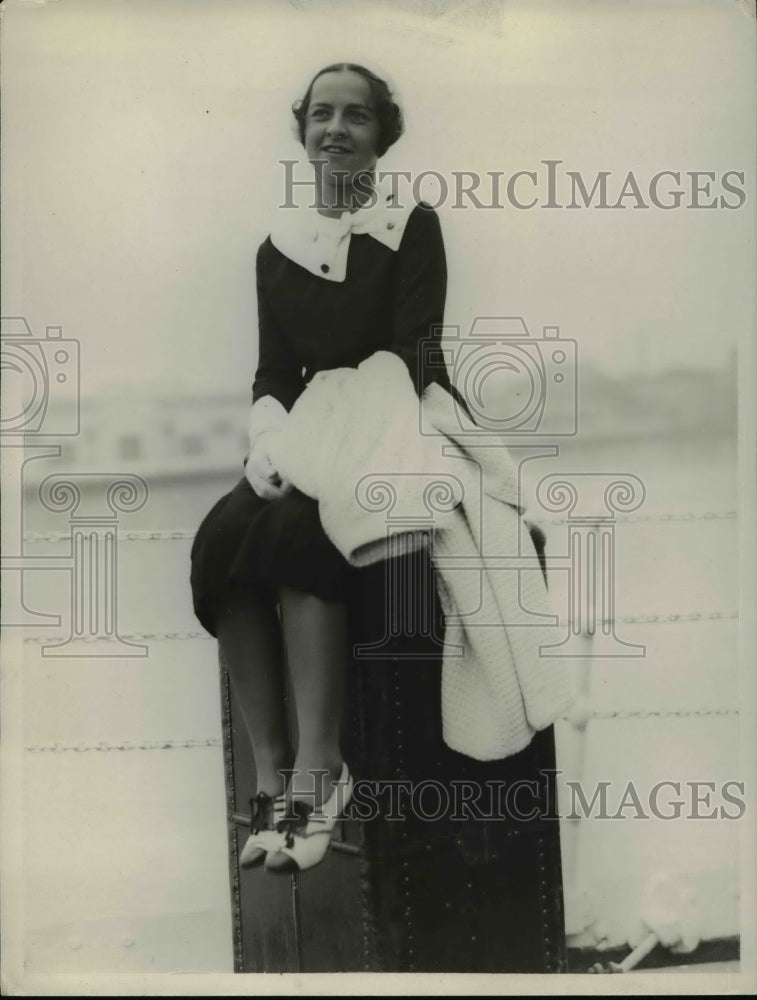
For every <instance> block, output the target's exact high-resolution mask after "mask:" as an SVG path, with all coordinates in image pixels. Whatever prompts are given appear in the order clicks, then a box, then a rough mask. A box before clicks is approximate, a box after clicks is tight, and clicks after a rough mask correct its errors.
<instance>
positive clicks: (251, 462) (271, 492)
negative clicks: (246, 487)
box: [244, 434, 292, 500]
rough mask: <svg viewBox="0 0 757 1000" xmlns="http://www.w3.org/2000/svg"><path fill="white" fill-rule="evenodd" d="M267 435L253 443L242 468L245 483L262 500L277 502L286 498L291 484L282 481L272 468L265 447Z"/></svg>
mask: <svg viewBox="0 0 757 1000" xmlns="http://www.w3.org/2000/svg"><path fill="white" fill-rule="evenodd" d="M267 436H268V435H267V434H261V435H260V436H259V437H258V439H257V440H256V441H255V444H254V445H253V447H252V451H251V452H250V457H249V458H248V459H247V464H246V465H245V467H244V474H245V476H246V477H247V482H248V483H249V484H250V486H251V487H252V488H253V490H254V491H255V492H256V493H257V495H258V496H259V497H261V498H262V499H263V500H278V499H279V498H281V497H283V496H286V494H287V493H288V492H289V491H290V490H291V489H292V484H291V483H290V482H289V481H288V480H286V479H282V478H281V476H280V475H279V473H278V471H277V470H276V469H275V468H274V465H273V462H272V461H271V459H270V456H269V454H268V448H267V447H266V437H267Z"/></svg>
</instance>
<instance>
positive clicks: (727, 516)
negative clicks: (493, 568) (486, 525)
mask: <svg viewBox="0 0 757 1000" xmlns="http://www.w3.org/2000/svg"><path fill="white" fill-rule="evenodd" d="M737 516H738V512H737V511H735V510H708V511H699V512H695V511H677V512H676V511H672V512H668V513H662V514H616V515H615V516H614V517H607V518H605V517H601V518H600V515H598V517H597V519H598V520H600V519H601V520H603V521H604V520H607V521H608V522H609V523H618V524H621V523H622V524H628V523H634V524H645V523H650V522H662V523H665V522H668V521H734V520H735V519H736V517H737ZM528 519H529V518H528V513H527V514H526V520H528ZM535 519H536V520H537V522H543V523H545V524H571V523H573V518H570V517H545V518H541V517H539V516H538V515H535Z"/></svg>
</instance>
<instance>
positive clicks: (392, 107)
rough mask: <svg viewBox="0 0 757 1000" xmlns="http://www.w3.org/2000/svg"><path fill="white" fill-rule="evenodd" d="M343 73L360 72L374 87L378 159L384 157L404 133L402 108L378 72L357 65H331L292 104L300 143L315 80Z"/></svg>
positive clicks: (372, 95) (302, 138)
mask: <svg viewBox="0 0 757 1000" xmlns="http://www.w3.org/2000/svg"><path fill="white" fill-rule="evenodd" d="M344 71H349V72H352V73H358V74H359V75H360V76H362V77H363V79H364V80H367V81H368V86H369V87H370V88H371V100H372V101H373V104H374V110H375V112H376V117H377V119H378V124H379V137H378V142H377V144H376V153H377V155H378V156H383V155H384V153H385V152H386V151H387V149H389V147H390V146H392V145H394V143H395V142H396V141H397V140H398V139H399V137H400V136H401V135H402V133H403V132H404V130H405V124H404V121H403V118H402V111H401V110H400V107H399V105H398V104H396V103H395V101H394V100H393V99H392V92H391V91H390V90H389V86H388V84H387V82H386V80H382V79H381V77H380V76H376V74H375V73H372V72H371V71H370V70H369V69H366V68H365V66H358V65H357V64H356V63H334V64H333V65H331V66H325V67H324V68H323V69H321V70H319V71H318V72H317V73H316V74H315V76H314V77H313V79H312V80H311V81H310V86H309V87H308V89H307V90H306V91H305V96H304V97H303V98H302V99H301V100H298V101H295V102H294V104H293V105H292V114H293V115H294V118H295V122H296V127H297V135H298V137H299V140H300V142H301V143H302V144H303V146H304V145H305V119H306V116H307V113H308V108H309V107H310V98H311V95H312V93H313V85H314V83H315V81H316V80H317V79H318V77H319V76H323V74H324V73H341V72H344Z"/></svg>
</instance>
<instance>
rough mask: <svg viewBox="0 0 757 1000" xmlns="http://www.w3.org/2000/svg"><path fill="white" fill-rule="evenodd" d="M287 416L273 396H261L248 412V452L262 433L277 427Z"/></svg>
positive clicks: (284, 409) (283, 408)
mask: <svg viewBox="0 0 757 1000" xmlns="http://www.w3.org/2000/svg"><path fill="white" fill-rule="evenodd" d="M288 416H289V414H288V413H287V410H286V407H284V406H283V405H282V404H281V403H280V402H279V401H278V399H275V398H274V397H273V396H263V397H262V398H261V399H259V400H257V402H255V403H254V404H253V406H252V409H251V410H250V419H249V424H248V431H249V435H250V450H252V446H253V445H254V444H255V441H256V440H257V438H259V437H260V435H261V434H262V433H263V432H264V431H269V430H272V429H273V428H274V427H279V426H280V425H281V424H282V423H283V422H284V420H286V418H287V417H288Z"/></svg>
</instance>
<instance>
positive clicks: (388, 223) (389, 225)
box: [386, 222, 394, 229]
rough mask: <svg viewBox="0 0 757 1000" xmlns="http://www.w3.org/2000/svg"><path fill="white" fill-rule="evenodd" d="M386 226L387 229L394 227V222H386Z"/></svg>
mask: <svg viewBox="0 0 757 1000" xmlns="http://www.w3.org/2000/svg"><path fill="white" fill-rule="evenodd" d="M386 228H387V229H394V223H393V222H387V224H386Z"/></svg>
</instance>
